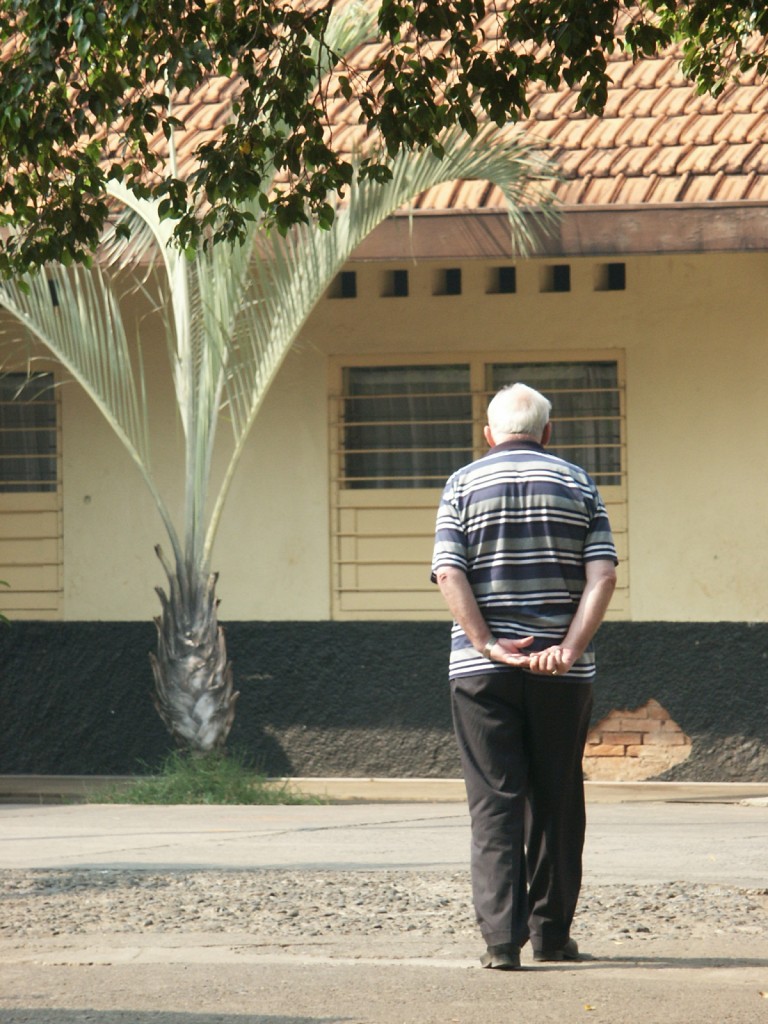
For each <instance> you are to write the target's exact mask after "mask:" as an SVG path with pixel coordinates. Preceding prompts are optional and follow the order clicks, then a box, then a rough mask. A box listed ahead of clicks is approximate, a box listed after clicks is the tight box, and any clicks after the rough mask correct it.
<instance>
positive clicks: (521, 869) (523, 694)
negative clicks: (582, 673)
mask: <svg viewBox="0 0 768 1024" xmlns="http://www.w3.org/2000/svg"><path fill="white" fill-rule="evenodd" d="M451 703H452V709H453V721H454V728H455V730H456V738H457V740H458V743H459V750H460V753H461V760H462V767H463V770H464V781H465V783H466V787H467V799H468V801H469V812H470V816H471V821H472V856H471V868H472V894H473V899H474V905H475V912H476V914H477V920H478V924H479V925H480V931H481V932H482V935H483V938H484V939H485V941H486V943H487V944H488V945H500V944H502V943H507V942H511V943H513V944H514V945H518V946H522V945H523V944H524V943H525V942H526V941H527V939H528V938H530V940H531V944H532V945H533V947H534V949H546V950H551V949H558V948H560V947H561V946H562V945H563V944H564V943H565V942H566V941H567V939H568V937H569V930H570V927H571V922H572V921H573V915H574V913H575V911H576V903H577V900H578V898H579V890H580V888H581V857H582V851H583V848H584V832H585V827H586V814H585V807H584V783H583V776H582V764H581V760H582V756H583V753H584V744H585V742H586V738H587V731H588V728H589V717H590V713H591V710H592V685H591V683H577V682H566V681H565V680H563V679H552V678H550V677H548V676H536V675H530V674H528V673H526V672H523V671H522V669H508V670H505V671H503V672H493V673H487V674H485V675H477V676H468V677H466V678H463V679H454V680H452V681H451Z"/></svg>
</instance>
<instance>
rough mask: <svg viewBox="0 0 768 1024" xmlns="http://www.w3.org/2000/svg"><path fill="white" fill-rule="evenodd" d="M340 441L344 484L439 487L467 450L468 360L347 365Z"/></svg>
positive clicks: (468, 454)
mask: <svg viewBox="0 0 768 1024" xmlns="http://www.w3.org/2000/svg"><path fill="white" fill-rule="evenodd" d="M341 444H342V465H343V478H344V486H345V487H348V488H373V487H398V488H399V487H440V486H441V485H442V483H443V482H444V480H445V478H446V477H447V476H449V475H450V473H451V472H453V470H454V469H455V468H456V467H457V466H460V465H462V463H464V462H468V461H469V460H471V458H472V396H471V394H470V385H469V367H468V366H466V365H444V366H354V367H347V369H346V370H345V372H344V395H343V397H342V430H341Z"/></svg>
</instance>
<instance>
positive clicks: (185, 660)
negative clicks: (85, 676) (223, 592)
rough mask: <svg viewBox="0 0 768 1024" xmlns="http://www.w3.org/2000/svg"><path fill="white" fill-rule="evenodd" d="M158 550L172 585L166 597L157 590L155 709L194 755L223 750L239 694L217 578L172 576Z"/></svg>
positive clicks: (153, 658)
mask: <svg viewBox="0 0 768 1024" xmlns="http://www.w3.org/2000/svg"><path fill="white" fill-rule="evenodd" d="M155 550H156V552H157V555H158V558H160V560H161V562H162V563H163V568H164V569H165V573H166V575H167V577H168V584H169V592H168V594H166V593H165V591H164V590H162V589H161V588H160V587H158V588H157V594H158V597H159V598H160V603H161V604H162V613H161V615H159V616H158V617H157V618H156V619H155V625H156V626H157V653H156V654H155V653H151V654H150V656H149V657H150V661H151V663H152V671H153V673H154V677H155V693H154V694H153V701H154V704H155V708H156V709H157V712H158V714H159V715H160V717H161V718H162V720H163V722H164V723H165V725H166V727H167V729H168V731H169V732H170V733H171V735H172V736H173V738H174V739H175V740H176V743H177V744H178V745H179V746H180V747H182V748H184V749H185V750H188V751H189V752H190V753H191V754H197V755H202V754H207V753H209V752H210V751H214V750H223V748H224V746H225V744H226V741H227V737H228V736H229V730H230V729H231V728H232V722H233V720H234V717H235V702H236V701H237V698H238V696H239V694H238V693H237V692H233V688H232V666H231V664H230V663H229V662H228V661H227V650H226V644H225V642H224V630H223V629H222V627H221V626H220V625H219V622H218V616H217V605H218V602H217V600H216V595H215V591H216V575H215V574H209V575H200V576H196V577H193V578H191V579H190V578H185V577H186V574H185V573H184V571H183V569H182V568H181V567H179V566H177V567H176V571H174V570H173V569H172V568H171V567H170V566H169V565H168V563H167V562H166V561H165V559H164V557H163V554H162V552H161V551H160V548H159V547H157V548H156V549H155Z"/></svg>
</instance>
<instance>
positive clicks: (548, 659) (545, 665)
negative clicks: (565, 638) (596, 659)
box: [527, 647, 579, 676]
mask: <svg viewBox="0 0 768 1024" xmlns="http://www.w3.org/2000/svg"><path fill="white" fill-rule="evenodd" d="M578 656H579V652H578V651H575V650H573V648H569V647H547V648H545V649H544V650H543V651H537V652H536V653H535V654H532V655H531V656H530V658H529V659H528V666H527V667H528V671H529V672H536V673H537V675H544V676H560V675H565V673H566V672H568V670H569V669H570V668H571V667H572V666H573V663H574V662H575V661H576V659H577V658H578Z"/></svg>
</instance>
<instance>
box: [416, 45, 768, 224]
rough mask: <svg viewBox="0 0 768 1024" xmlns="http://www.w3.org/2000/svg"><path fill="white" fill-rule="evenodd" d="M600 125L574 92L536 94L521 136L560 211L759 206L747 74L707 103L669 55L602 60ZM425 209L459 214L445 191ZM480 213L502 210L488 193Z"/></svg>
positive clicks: (760, 97)
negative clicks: (537, 147)
mask: <svg viewBox="0 0 768 1024" xmlns="http://www.w3.org/2000/svg"><path fill="white" fill-rule="evenodd" d="M609 69H610V75H611V79H612V85H611V86H610V87H609V92H608V101H607V103H606V106H605V112H604V114H603V116H602V117H588V116H586V115H584V114H583V113H579V112H577V111H576V110H575V94H574V93H572V92H569V91H567V90H564V89H563V90H561V91H559V92H556V93H552V92H549V93H548V92H546V91H545V90H544V89H543V88H537V89H536V90H535V92H534V94H533V96H532V98H531V118H530V120H529V121H527V122H526V123H525V128H526V129H527V130H528V131H529V132H530V133H531V134H532V135H533V136H534V137H535V138H537V139H540V140H541V142H542V144H543V146H544V148H545V150H546V151H547V153H548V154H549V155H550V157H551V159H552V161H553V163H554V164H555V165H556V166H557V167H558V168H559V170H560V172H561V174H562V175H563V180H562V181H561V182H560V183H559V184H558V185H557V188H556V192H557V195H558V198H559V199H560V200H561V202H562V203H563V204H565V205H566V206H581V207H584V206H627V205H640V204H654V205H661V204H684V203H708V202H729V203H733V202H741V201H751V202H760V203H766V202H768V86H766V84H765V83H763V82H760V81H759V80H758V79H757V78H756V77H755V76H754V75H749V76H745V77H743V78H742V80H741V81H740V82H739V83H738V84H736V83H733V84H732V85H730V86H728V88H727V89H726V90H725V92H724V93H723V94H722V95H721V96H720V97H719V98H718V99H717V100H715V99H713V98H712V97H710V96H700V95H697V93H696V91H695V89H694V87H693V86H692V85H691V84H690V83H689V82H687V81H686V80H685V79H684V78H683V76H682V74H681V73H680V71H679V70H678V60H677V58H676V57H675V56H674V55H673V54H668V55H665V56H662V57H657V58H653V59H647V60H645V61H643V62H642V63H641V64H636V65H633V64H632V62H631V60H630V59H629V58H628V57H627V56H626V55H625V54H623V53H621V54H617V55H615V56H614V57H613V58H612V59H611V60H610V62H609ZM433 193H436V194H432V195H430V196H428V197H425V202H428V204H429V205H430V206H433V207H434V206H448V207H453V208H456V207H466V206H468V205H472V203H471V202H469V203H468V202H467V201H466V200H467V199H469V190H467V195H466V197H465V196H464V194H463V193H459V194H457V193H456V190H455V188H448V187H446V188H444V189H440V190H433ZM484 205H486V206H488V207H492V206H502V205H503V202H502V199H501V195H500V193H498V192H497V190H492V192H491V193H490V194H489V195H488V196H487V197H486V199H485V204H484Z"/></svg>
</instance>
